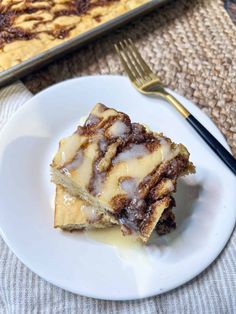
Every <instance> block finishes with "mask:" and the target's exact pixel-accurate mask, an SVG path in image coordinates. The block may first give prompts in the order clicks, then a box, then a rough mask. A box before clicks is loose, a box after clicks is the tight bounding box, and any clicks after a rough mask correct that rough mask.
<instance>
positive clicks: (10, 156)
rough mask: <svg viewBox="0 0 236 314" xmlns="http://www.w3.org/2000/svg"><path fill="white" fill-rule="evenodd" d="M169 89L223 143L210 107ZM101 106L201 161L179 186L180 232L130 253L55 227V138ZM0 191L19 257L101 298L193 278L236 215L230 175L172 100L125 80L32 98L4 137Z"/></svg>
mask: <svg viewBox="0 0 236 314" xmlns="http://www.w3.org/2000/svg"><path fill="white" fill-rule="evenodd" d="M173 94H174V95H175V96H176V97H177V98H178V99H179V100H180V101H181V102H182V103H183V104H184V105H185V106H186V107H187V108H188V109H189V110H190V111H191V112H192V113H193V114H194V115H195V116H196V117H197V119H199V120H200V121H201V122H202V123H203V124H204V125H205V126H206V127H207V128H208V130H209V131H210V132H211V133H212V134H214V135H215V137H216V138H217V139H218V140H219V141H220V142H221V143H222V144H223V145H224V146H225V147H227V144H226V142H225V140H224V139H223V136H222V135H221V133H220V132H219V130H218V129H217V128H216V126H215V125H214V124H213V123H212V122H211V121H210V119H209V118H208V117H207V116H206V115H205V114H204V113H202V112H201V111H200V110H199V109H198V108H197V107H196V106H194V105H193V104H192V103H191V102H189V101H188V100H186V99H185V98H183V97H181V96H179V95H177V94H176V93H174V92H173ZM97 102H102V103H104V104H105V105H107V106H111V107H114V108H116V109H118V110H121V111H124V112H126V113H127V114H129V115H130V117H131V118H132V120H133V121H138V122H142V123H145V124H147V125H148V126H150V127H151V128H152V129H154V130H158V131H163V132H164V133H165V134H166V135H167V136H169V137H171V138H172V139H173V140H174V141H176V142H177V143H179V142H181V143H183V144H185V145H186V146H187V147H188V149H189V151H190V153H191V160H192V161H193V162H194V164H195V165H196V167H197V173H196V174H195V175H191V176H189V177H187V178H186V179H184V180H182V181H180V182H179V189H178V192H177V195H176V200H177V208H176V211H175V212H176V215H177V224H178V228H177V229H176V230H175V231H174V232H172V233H171V234H170V235H167V236H165V237H162V238H160V239H159V240H158V245H157V246H155V245H150V246H148V248H135V247H134V248H130V249H126V252H125V254H124V252H119V251H117V250H116V249H115V248H114V247H113V246H111V245H108V244H103V243H100V242H96V241H95V240H93V239H91V238H88V237H87V236H86V235H84V234H80V233H79V234H78V233H77V234H76V233H72V234H70V233H66V232H61V231H59V230H55V229H54V228H53V211H52V206H51V201H52V198H53V193H54V186H53V184H51V183H50V174H49V164H50V162H51V159H52V156H53V154H54V152H55V151H56V149H57V146H58V141H59V139H60V138H61V137H63V136H65V135H69V134H71V133H72V132H73V131H74V130H75V129H76V126H77V124H78V121H79V119H80V117H81V116H84V115H86V114H87V113H88V112H89V111H90V110H91V108H92V107H93V105H95V104H96V103H97ZM0 191H1V192H0V193H1V194H0V226H1V232H2V235H3V237H4V239H5V241H6V242H7V244H8V245H9V247H10V248H11V249H12V250H13V252H14V253H15V254H16V255H17V256H18V257H19V258H20V259H21V261H22V262H23V263H24V264H25V265H27V266H28V267H29V268H30V269H31V270H33V271H34V272H35V273H37V274H38V275H39V276H41V277H43V278H44V279H46V280H48V281H50V282H52V283H54V284H55V285H57V286H59V287H62V288H64V289H66V290H70V291H72V292H75V293H78V294H81V295H85V296H90V297H94V298H101V299H113V300H127V299H138V298H143V297H148V296H152V295H156V294H160V293H163V292H165V291H168V290H170V289H173V288H175V287H177V286H179V285H182V284H183V283H185V282H187V281H189V280H190V279H192V278H193V277H195V276H196V275H197V274H199V273H200V272H202V271H203V270H204V269H205V268H206V267H207V266H208V265H209V264H210V263H211V262H212V261H213V260H214V259H215V258H216V257H217V255H218V254H219V253H220V252H221V250H222V249H223V248H224V246H225V244H226V242H227V241H228V239H229V237H230V234H231V232H232V230H233V227H234V224H235V218H236V210H235V204H236V194H235V178H234V176H233V174H232V173H231V172H230V171H229V170H228V168H227V167H226V166H225V165H224V164H223V163H222V162H221V161H220V160H219V159H218V157H216V156H215V154H214V153H213V152H212V151H211V149H210V148H208V146H207V145H206V144H205V143H204V141H203V140H201V138H200V137H199V136H198V135H197V134H196V133H195V131H194V130H193V129H192V128H191V127H190V126H189V125H188V123H187V122H185V121H184V119H183V118H182V117H181V116H180V115H179V114H178V113H177V112H176V111H175V110H174V109H173V108H172V107H171V106H170V105H168V104H167V103H166V102H165V101H163V100H159V99H155V98H148V97H146V96H143V95H140V94H139V93H138V92H136V90H135V89H134V88H133V87H131V84H130V83H129V81H128V80H127V79H126V78H124V77H119V76H95V77H84V78H78V79H74V80H69V81H66V82H63V83H60V84H57V85H55V86H53V87H50V88H48V89H46V90H44V91H43V92H41V93H39V94H38V95H36V96H35V97H33V98H32V99H31V100H30V101H28V102H27V104H25V106H24V107H22V108H21V109H20V110H19V111H18V112H17V114H15V116H14V117H13V118H12V119H11V121H10V122H9V123H8V125H7V126H6V127H5V129H4V130H3V132H2V133H1V136H0Z"/></svg>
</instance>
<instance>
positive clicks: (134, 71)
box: [120, 41, 142, 83]
mask: <svg viewBox="0 0 236 314" xmlns="http://www.w3.org/2000/svg"><path fill="white" fill-rule="evenodd" d="M120 45H121V47H122V49H123V50H122V51H123V54H124V56H125V58H126V60H127V62H128V65H129V67H130V68H131V70H132V71H133V73H134V76H135V78H136V80H138V81H140V82H141V83H142V75H140V73H139V72H138V71H137V69H136V67H135V62H134V60H132V59H133V58H132V56H130V54H129V50H128V48H127V46H126V45H125V41H123V42H120Z"/></svg>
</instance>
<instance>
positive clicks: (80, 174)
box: [51, 104, 194, 242]
mask: <svg viewBox="0 0 236 314" xmlns="http://www.w3.org/2000/svg"><path fill="white" fill-rule="evenodd" d="M51 169H52V180H53V181H54V182H55V183H56V184H59V185H61V186H63V187H64V189H65V190H66V191H67V192H68V193H70V195H73V196H76V197H79V198H81V199H82V200H84V201H86V202H87V203H89V204H90V205H91V206H92V207H93V208H94V209H96V211H98V212H101V213H104V214H107V215H109V216H110V218H111V220H112V221H114V222H116V223H118V224H120V225H121V228H122V231H123V232H124V233H125V234H129V233H133V232H135V233H136V234H137V235H138V236H139V237H140V238H141V239H142V240H143V241H144V242H146V241H147V240H148V239H149V237H150V235H151V233H152V231H153V230H154V229H155V228H156V227H158V230H159V232H158V233H159V234H162V233H165V223H164V224H163V221H168V222H169V227H170V228H171V227H174V224H175V223H174V215H173V213H172V211H171V210H172V208H173V206H174V205H175V202H174V199H173V196H172V193H173V192H174V191H175V190H176V181H177V179H178V177H180V176H183V175H186V174H188V173H191V172H194V166H193V164H192V163H191V162H190V161H189V152H188V150H187V149H186V148H185V147H184V145H182V144H175V143H173V142H172V141H171V140H170V139H169V138H167V137H165V136H163V135H162V134H158V133H154V132H151V131H148V130H147V129H145V127H144V126H142V125H141V124H139V123H132V122H131V121H130V118H129V117H128V115H126V114H124V113H122V112H118V111H116V110H114V109H111V108H107V107H106V106H104V105H102V104H97V105H96V106H95V107H94V108H93V110H92V111H91V113H90V115H89V117H88V118H87V120H86V122H85V124H84V126H79V127H78V129H77V130H76V132H75V133H74V134H72V135H71V136H69V137H67V138H65V139H63V140H61V142H60V145H59V150H58V152H57V154H56V155H55V157H54V159H53V162H52V165H51ZM167 226H168V224H167Z"/></svg>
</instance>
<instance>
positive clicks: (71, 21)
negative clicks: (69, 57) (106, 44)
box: [0, 0, 148, 71]
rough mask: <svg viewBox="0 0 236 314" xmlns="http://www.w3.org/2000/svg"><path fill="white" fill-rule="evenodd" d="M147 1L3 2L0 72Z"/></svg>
mask: <svg viewBox="0 0 236 314" xmlns="http://www.w3.org/2000/svg"><path fill="white" fill-rule="evenodd" d="M146 2H148V1H147V0H48V1H47V0H27V1H25V0H2V1H0V71H3V70H6V69H8V68H10V67H12V66H14V65H16V64H18V63H21V62H22V61H24V60H27V59H29V58H31V57H33V56H35V55H37V54H39V53H41V52H43V51H46V50H48V49H50V48H52V47H55V46H56V45H59V44H61V43H63V42H65V41H67V40H68V39H71V38H73V37H75V36H77V35H79V34H81V33H83V32H86V31H89V30H91V29H93V28H95V27H96V26H98V25H99V24H102V23H104V22H107V21H109V20H112V19H114V18H115V17H117V16H119V15H122V14H124V13H126V12H127V11H130V10H132V9H134V8H136V7H138V6H140V5H142V4H144V3H146Z"/></svg>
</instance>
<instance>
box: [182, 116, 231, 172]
mask: <svg viewBox="0 0 236 314" xmlns="http://www.w3.org/2000/svg"><path fill="white" fill-rule="evenodd" d="M186 120H187V121H188V122H189V123H190V124H191V126H192V127H193V128H194V129H195V130H196V131H197V133H198V134H199V135H200V136H201V137H202V138H203V139H204V140H205V141H206V142H207V144H208V145H209V146H210V147H211V149H212V150H213V151H214V152H215V153H216V154H217V155H218V156H219V157H220V159H221V160H222V161H223V162H224V163H225V164H226V165H227V166H228V167H229V169H230V170H231V171H232V172H233V173H234V174H235V175H236V159H235V158H234V157H233V156H232V155H231V154H230V153H229V152H228V151H227V149H225V148H224V146H223V145H221V144H220V142H219V141H218V140H217V139H216V138H215V137H214V136H213V135H212V134H211V133H210V132H209V131H208V130H207V129H206V128H205V127H204V126H203V125H202V124H201V123H200V122H199V121H198V120H197V119H196V118H195V117H194V116H193V115H192V114H190V115H189V116H187V117H186Z"/></svg>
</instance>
